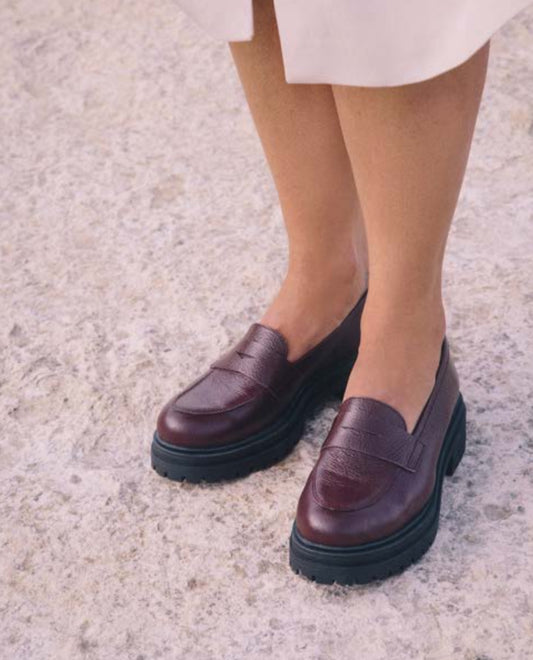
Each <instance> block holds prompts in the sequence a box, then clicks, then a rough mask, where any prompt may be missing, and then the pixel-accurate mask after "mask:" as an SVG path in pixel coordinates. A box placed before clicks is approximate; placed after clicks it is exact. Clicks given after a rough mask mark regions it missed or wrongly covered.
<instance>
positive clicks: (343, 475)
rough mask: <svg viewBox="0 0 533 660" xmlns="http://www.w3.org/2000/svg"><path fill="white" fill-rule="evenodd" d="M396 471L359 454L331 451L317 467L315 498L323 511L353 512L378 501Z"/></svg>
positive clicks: (379, 460)
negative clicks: (323, 508)
mask: <svg viewBox="0 0 533 660" xmlns="http://www.w3.org/2000/svg"><path fill="white" fill-rule="evenodd" d="M397 470H398V468H397V467H396V466H394V465H391V464H390V463H387V462H386V461H383V460H381V459H379V458H376V457H374V456H369V455H367V454H364V453H362V452H356V451H352V450H347V449H342V448H338V447H332V448H330V449H327V450H325V451H324V452H323V454H322V456H321V457H320V460H319V462H318V465H317V470H316V476H315V480H314V494H315V498H316V499H317V501H318V502H319V503H320V504H321V505H322V506H324V507H327V508H329V509H336V510H339V511H355V510H357V509H361V508H364V507H367V506H370V505H371V504H373V503H375V502H377V501H379V500H380V499H381V498H382V497H383V496H384V495H385V493H386V492H387V491H388V490H389V488H390V486H391V484H392V481H393V479H394V477H395V475H396V473H397Z"/></svg>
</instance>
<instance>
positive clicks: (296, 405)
mask: <svg viewBox="0 0 533 660" xmlns="http://www.w3.org/2000/svg"><path fill="white" fill-rule="evenodd" d="M354 362H355V356H354V357H353V358H349V359H347V360H344V361H343V362H341V363H340V364H337V365H335V366H334V367H332V368H331V369H329V370H328V371H324V372H322V373H321V374H317V376H316V378H314V379H313V380H312V381H308V382H307V383H306V384H305V385H304V386H302V388H300V390H299V391H298V392H297V394H296V395H295V396H294V398H293V399H292V400H291V402H290V404H289V405H288V406H287V408H286V409H285V410H284V411H283V413H282V414H281V415H280V416H279V417H278V418H277V420H276V422H275V423H274V424H272V425H271V426H270V427H268V428H265V429H263V430H262V431H261V432H260V433H257V434H255V435H253V436H251V437H249V438H247V439H246V440H240V441H239V442H235V443H232V444H229V445H223V446H221V447H213V448H208V449H205V448H202V449H192V448H187V447H176V446H175V445H171V444H168V443H166V442H164V441H163V440H161V438H160V437H159V436H158V434H157V431H156V432H155V433H154V437H153V441H152V467H153V469H154V470H155V471H156V472H157V473H158V474H160V475H161V476H162V477H167V478H168V479H172V480H174V481H189V482H192V483H198V482H200V481H207V482H215V481H223V480H226V479H236V478H239V477H244V476H246V475H247V474H249V473H250V472H253V471H255V470H262V469H264V468H267V467H269V466H271V465H274V464H275V463H277V462H279V461H281V460H282V459H283V458H284V457H285V456H287V454H289V452H290V451H291V450H292V449H293V448H294V446H295V445H296V443H297V442H298V440H299V439H300V438H301V436H302V435H303V432H304V425H305V420H306V418H307V417H308V416H309V415H310V414H311V413H312V411H313V410H314V408H315V406H317V405H318V404H319V403H321V402H322V401H324V400H326V399H328V398H339V399H340V398H342V396H343V394H344V390H345V388H346V383H347V381H348V378H349V376H350V372H351V370H352V367H353V364H354Z"/></svg>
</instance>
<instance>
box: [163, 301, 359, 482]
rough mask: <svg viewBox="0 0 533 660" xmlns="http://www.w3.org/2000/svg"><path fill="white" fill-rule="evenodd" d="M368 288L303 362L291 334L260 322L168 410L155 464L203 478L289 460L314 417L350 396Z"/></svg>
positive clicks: (176, 474) (176, 475)
mask: <svg viewBox="0 0 533 660" xmlns="http://www.w3.org/2000/svg"><path fill="white" fill-rule="evenodd" d="M365 299H366V292H365V293H364V294H363V295H362V296H361V298H360V299H359V301H358V302H357V304H356V305H355V306H354V307H353V309H352V310H351V311H350V313H349V314H348V315H347V316H346V317H345V318H344V319H343V320H342V321H341V323H340V324H339V325H338V326H337V327H336V328H335V329H334V330H333V331H332V332H331V333H330V334H328V335H327V336H326V337H325V338H324V339H323V340H322V341H321V342H319V343H318V344H317V345H316V346H314V347H313V348H312V349H310V350H309V351H307V352H306V353H305V354H304V355H302V356H301V357H300V358H298V359H297V360H295V361H289V360H287V355H288V345H287V341H286V339H285V338H284V337H283V335H282V334H281V333H280V332H279V331H277V330H275V329H273V328H270V327H268V326H266V325H263V324H261V323H253V324H252V325H251V326H250V327H249V329H248V331H247V332H246V334H245V335H244V337H242V338H241V339H240V341H238V342H237V343H236V345H235V346H234V347H232V348H231V349H229V350H228V351H226V352H225V353H224V354H223V355H222V356H221V357H220V358H219V359H218V360H216V361H215V362H213V363H212V364H211V365H210V367H209V369H208V370H207V371H206V372H205V373H203V374H202V375H201V376H200V377H199V378H198V379H197V380H195V381H194V382H193V383H192V384H191V385H190V386H189V387H188V388H186V389H185V390H184V391H182V392H181V393H180V394H178V395H177V396H175V397H173V398H172V399H171V400H170V401H169V402H168V403H167V404H166V405H165V406H164V408H163V409H162V410H161V412H160V414H159V417H158V420H157V429H156V431H155V433H154V438H153V442H152V466H153V468H154V469H155V470H156V471H157V472H158V473H159V474H160V475H162V476H164V477H168V478H169V479H175V480H183V479H186V480H187V481H192V482H197V481H201V480H205V481H219V480H222V479H231V478H235V477H239V476H244V475H246V474H248V473H249V472H251V471H252V470H257V469H261V468H264V467H267V466H269V465H272V464H273V463H276V462H277V461H279V460H281V459H282V458H283V457H284V456H285V455H286V454H287V453H288V452H289V451H290V450H291V449H292V448H293V447H294V445H295V444H296V443H297V441H298V440H299V439H300V437H301V435H302V433H303V429H304V422H305V419H306V417H307V416H308V415H309V414H310V413H311V412H312V410H313V408H314V407H315V405H317V404H318V403H320V402H322V401H323V400H325V399H327V398H329V397H338V398H342V396H343V393H344V389H345V387H346V383H347V380H348V377H349V375H350V371H351V369H352V366H353V364H354V362H355V359H356V357H357V351H358V349H359V339H360V320H361V313H362V310H363V306H364V301H365Z"/></svg>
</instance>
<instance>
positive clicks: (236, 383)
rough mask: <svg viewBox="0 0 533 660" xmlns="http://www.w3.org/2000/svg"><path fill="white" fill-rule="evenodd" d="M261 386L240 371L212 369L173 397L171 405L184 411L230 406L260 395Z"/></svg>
mask: <svg viewBox="0 0 533 660" xmlns="http://www.w3.org/2000/svg"><path fill="white" fill-rule="evenodd" d="M262 389H263V388H261V386H260V385H258V384H257V383H255V382H254V381H252V380H251V379H250V378H248V377H247V376H245V375H243V374H240V373H237V372H228V371H223V370H221V369H212V370H210V371H209V372H207V373H206V374H205V375H204V376H202V377H201V378H200V379H199V380H197V381H196V382H195V383H194V384H193V385H192V386H190V387H189V388H188V389H187V390H185V391H184V392H183V393H182V394H180V395H179V396H178V397H177V398H176V400H175V402H174V408H175V409H176V410H181V411H188V412H211V411H219V410H224V409H229V408H234V407H235V406H239V405H241V404H243V403H246V402H247V401H250V400H251V399H253V398H255V397H257V396H260V395H261V391H262Z"/></svg>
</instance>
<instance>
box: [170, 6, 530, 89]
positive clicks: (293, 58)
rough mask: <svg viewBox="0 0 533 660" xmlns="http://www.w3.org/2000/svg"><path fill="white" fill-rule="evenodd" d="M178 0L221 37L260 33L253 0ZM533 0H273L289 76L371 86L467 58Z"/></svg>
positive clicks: (414, 77)
mask: <svg viewBox="0 0 533 660" xmlns="http://www.w3.org/2000/svg"><path fill="white" fill-rule="evenodd" d="M177 2H178V4H179V5H180V6H181V7H182V8H183V9H184V10H185V11H186V12H187V13H188V14H189V15H190V16H192V18H193V19H195V20H196V21H197V22H198V23H199V24H200V25H201V26H202V27H203V28H204V29H205V30H206V31H207V32H208V33H209V34H210V35H211V36H213V37H214V38H217V39H223V40H225V41H248V40H250V39H251V38H252V37H253V34H254V22H253V7H252V0H177ZM532 2H533V0H274V8H275V12H276V18H277V22H278V29H279V35H280V41H281V50H282V56H283V63H284V68H285V79H286V81H287V82H289V83H330V84H339V85H362V86H370V87H376V86H380V87H381V86H390V85H404V84H407V83H413V82H419V81H421V80H425V79H427V78H431V77H433V76H436V75H438V74H439V73H443V72H444V71H447V70H448V69H452V68H453V67H455V66H458V65H459V64H461V63H462V62H464V61H465V60H467V59H468V58H469V57H470V56H471V55H473V54H474V53H475V52H476V51H477V50H478V49H479V48H481V46H483V44H484V43H485V42H486V41H488V40H489V39H490V38H491V36H492V35H493V34H494V33H495V32H496V31H497V30H498V29H499V28H500V27H501V26H502V25H503V24H504V23H505V22H507V21H508V20H509V19H510V18H511V17H513V16H514V15H515V14H517V13H518V12H519V11H520V10H521V9H524V8H525V7H526V6H528V5H530V4H532ZM531 39H532V48H533V35H531Z"/></svg>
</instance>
